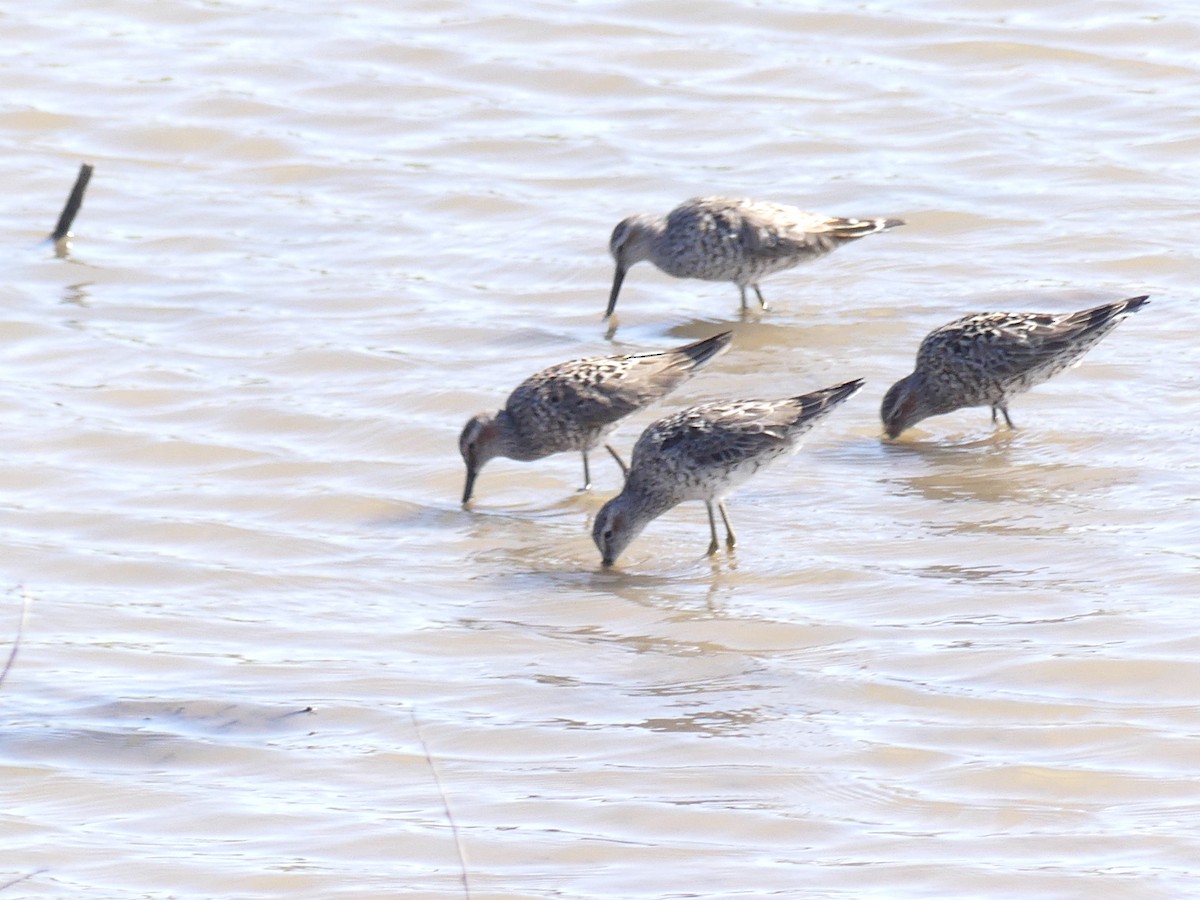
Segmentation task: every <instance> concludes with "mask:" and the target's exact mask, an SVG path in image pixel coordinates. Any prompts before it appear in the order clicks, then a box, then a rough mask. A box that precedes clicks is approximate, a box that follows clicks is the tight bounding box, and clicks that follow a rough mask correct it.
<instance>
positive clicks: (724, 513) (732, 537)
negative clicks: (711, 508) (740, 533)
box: [713, 500, 737, 550]
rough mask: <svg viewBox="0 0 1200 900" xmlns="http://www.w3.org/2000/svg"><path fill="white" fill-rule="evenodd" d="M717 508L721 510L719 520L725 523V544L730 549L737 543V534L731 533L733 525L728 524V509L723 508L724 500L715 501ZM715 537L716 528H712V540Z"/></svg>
mask: <svg viewBox="0 0 1200 900" xmlns="http://www.w3.org/2000/svg"><path fill="white" fill-rule="evenodd" d="M717 509H719V510H721V521H722V522H724V523H725V546H726V547H728V548H729V549H730V550H732V549H733V545H734V544H736V543H737V535H736V534H734V533H733V526H732V525H730V524H729V510H727V509H726V508H725V501H724V500H721V501H720V502H718V503H717ZM716 539H717V532H716V529H715V528H714V529H713V540H714V541H715V540H716Z"/></svg>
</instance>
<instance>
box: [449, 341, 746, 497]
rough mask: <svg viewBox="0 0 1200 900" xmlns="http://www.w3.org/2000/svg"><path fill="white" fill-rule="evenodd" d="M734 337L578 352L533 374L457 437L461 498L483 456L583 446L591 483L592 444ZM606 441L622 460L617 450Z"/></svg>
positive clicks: (527, 456)
mask: <svg viewBox="0 0 1200 900" xmlns="http://www.w3.org/2000/svg"><path fill="white" fill-rule="evenodd" d="M732 339H733V335H732V332H729V331H725V332H722V333H721V334H718V335H715V336H714V337H710V338H708V339H706V340H703V341H696V342H695V343H693V344H687V345H686V346H683V347H676V348H675V349H673V350H665V351H661V352H658V353H639V354H635V355H630V356H596V357H591V358H589V359H575V360H571V361H570V362H564V363H559V364H558V365H556V366H551V367H550V368H548V369H543V370H542V371H541V372H538V373H537V374H536V375H531V376H530V377H529V378H527V379H525V380H524V381H523V382H521V384H519V385H518V386H517V388H516V390H514V391H513V392H512V393H511V394H510V395H509V397H508V400H507V401H506V402H505V404H504V409H501V410H499V411H498V412H496V413H495V414H494V415H493V414H491V413H486V412H483V413H479V414H478V415H476V416H475V417H473V418H472V419H471V420H470V421H468V422H467V424H466V426H465V427H464V428H463V430H462V434H461V435H460V436H459V439H458V449H459V451H460V452H461V453H462V458H463V461H464V462H465V463H466V464H467V483H466V487H465V488H464V489H463V498H462V502H463V503H464V504H466V503H467V502H468V501H469V500H470V499H471V494H472V492H473V491H474V488H475V478H476V476H478V475H479V470H480V469H482V468H483V466H484V463H486V462H487V461H488V460H489V459H492V458H493V457H496V456H507V457H508V458H509V459H518V460H532V459H541V458H542V457H543V456H549V455H551V454H552V453H562V452H564V451H567V450H579V451H581V452H582V453H583V489H584V490H587V489H588V488H589V487H591V481H592V478H591V473H590V472H589V471H588V451H589V450H591V449H593V448H594V447H596V446H597V445H599V444H600V442H601V441H603V440H604V438H605V437H607V435H608V433H609V432H611V431H612V430H613V429H614V428H616V427H617V422H618V421H619V420H620V419H622V418H623V417H625V416H627V415H629V414H630V413H633V412H637V411H638V410H639V409H641V408H642V407H644V406H649V405H650V404H651V403H653V402H654V401H656V400H659V399H661V398H662V397H664V396H666V395H667V394H669V393H670V392H671V391H673V390H675V388H677V387H679V386H680V385H681V384H683V383H684V382H685V381H687V380H688V379H689V378H691V377H692V376H693V375H694V374H696V372H697V371H698V370H699V369H700V368H701V367H702V366H703V365H704V364H705V363H707V362H709V361H710V360H711V359H712V358H713V357H715V356H716V355H717V354H719V353H721V352H722V351H723V350H725V349H726V348H727V347H728V346H729V343H730V341H731V340H732ZM606 446H607V445H606ZM607 449H608V451H609V452H610V453H612V454H613V456H614V458H616V460H617V462H618V463H620V464H621V465H622V467H623V466H624V464H623V463H621V458H620V457H619V456H617V453H616V451H615V450H613V449H612V447H607Z"/></svg>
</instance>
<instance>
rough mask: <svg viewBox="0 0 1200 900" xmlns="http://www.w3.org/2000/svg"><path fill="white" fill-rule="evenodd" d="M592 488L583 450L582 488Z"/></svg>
mask: <svg viewBox="0 0 1200 900" xmlns="http://www.w3.org/2000/svg"><path fill="white" fill-rule="evenodd" d="M591 489H592V473H591V471H590V470H589V469H588V458H587V451H586V450H584V451H583V490H585V491H590V490H591Z"/></svg>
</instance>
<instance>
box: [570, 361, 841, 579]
mask: <svg viewBox="0 0 1200 900" xmlns="http://www.w3.org/2000/svg"><path fill="white" fill-rule="evenodd" d="M862 385H863V382H862V380H861V379H855V380H854V381H847V382H845V383H844V384H838V385H834V386H833V387H828V388H824V389H822V390H819V391H813V392H812V393H809V394H803V395H800V396H796V397H785V398H783V399H781V400H724V401H717V402H715V403H705V404H701V405H699V406H693V407H690V408H688V409H684V410H681V411H679V412H677V413H674V414H672V415H669V416H666V417H664V418H662V419H659V420H658V421H656V422H653V423H651V424H650V425H649V426H648V427H647V428H646V430H645V431H644V432H642V435H641V437H639V438H638V441H637V444H635V445H634V448H633V458H632V460H631V462H630V466H629V473H628V475H627V477H626V479H625V486H624V487H623V488H622V490H621V493H619V494H618V495H617V496H615V497H613V498H612V499H611V500H609V501H608V502H607V503H606V504H605V505H604V506H603V507H602V508H601V510H600V512H599V513H597V515H596V520H595V522H594V523H593V524H592V540H593V542H594V543H595V544H596V548H597V549H598V550H599V551H600V560H601V564H602V565H603V566H604V567H606V568H608V567H611V566H612V565H614V564H615V563H616V561H617V558H618V557H620V555H621V554H622V553H623V552H624V551H625V549H626V548H627V547H628V546H629V544H630V543H631V542H632V541H633V539H634V538H636V537H637V536H638V535H639V534H641V532H642V530H643V529H644V528H645V527H646V526H647V525H648V524H649V523H650V522H651V521H653V520H654V519H656V518H658V517H659V516H661V515H662V514H663V513H665V512H666V511H667V510H669V509H671V508H673V507H675V506H677V505H679V504H680V503H683V502H685V501H688V500H702V501H704V504H705V508H706V510H707V512H708V524H709V534H710V537H711V540H710V542H709V545H708V551H707V552H708V555H710V556H711V555H713V554H714V553H716V552H717V551H718V550H719V549H720V541H719V540H718V538H717V525H716V517H715V514H714V506H715V508H716V511H719V512H720V514H721V520H722V522H723V523H724V526H725V545H726V546H727V547H729V548H730V549H732V548H733V547H734V545H735V543H736V540H737V537H736V535H735V534H734V532H733V526H732V525H731V523H730V521H729V511H728V510H727V509H726V507H725V498H726V497H727V496H728V495H729V494H730V493H731V492H732V491H733V490H734V489H735V488H736V487H738V485H740V484H741V483H742V482H744V481H745V480H746V479H748V478H750V477H751V476H752V475H754V474H755V473H756V472H758V471H759V470H760V469H761V468H763V467H764V466H766V465H767V464H769V463H771V462H772V461H774V460H776V459H778V458H780V457H783V456H786V455H788V454H790V453H793V452H795V451H796V450H798V449H799V447H800V443H801V438H802V437H803V436H804V434H805V433H806V432H808V430H809V429H810V428H812V427H813V425H814V424H816V422H817V421H818V420H819V419H821V418H822V417H823V416H825V414H827V413H828V412H830V411H831V410H832V409H833V408H834V407H836V406H838V405H839V404H841V403H842V402H843V401H845V400H847V399H849V398H850V397H852V396H853V395H854V394H855V393H857V392H858V391H859V390H860V389H861V388H862Z"/></svg>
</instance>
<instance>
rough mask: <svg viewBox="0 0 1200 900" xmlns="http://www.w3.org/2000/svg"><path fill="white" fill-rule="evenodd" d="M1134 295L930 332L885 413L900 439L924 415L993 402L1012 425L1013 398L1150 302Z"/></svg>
mask: <svg viewBox="0 0 1200 900" xmlns="http://www.w3.org/2000/svg"><path fill="white" fill-rule="evenodd" d="M1148 302H1149V300H1148V299H1147V298H1146V297H1144V296H1143V297H1131V298H1129V299H1128V300H1121V301H1119V302H1117V303H1106V304H1104V305H1103V306H1096V307H1093V308H1091V309H1084V310H1080V311H1079V312H1073V313H1062V314H1055V313H977V314H975V315H971V316H964V317H963V318H961V319H956V320H955V321H953V322H951V323H949V324H948V325H943V326H942V327H941V328H937V329H935V330H934V331H932V332H930V333H929V335H928V336H926V338H925V340H923V341H922V342H921V347H920V349H919V350H918V351H917V364H916V368H915V369H914V371H913V372H912V374H910V375H908V376H906V377H904V378H902V379H900V380H899V381H897V382H896V383H895V384H894V385H892V387H891V389H890V390H888V392H887V395H886V396H885V397H884V398H883V405H882V407H881V408H880V416H881V417H882V419H883V427H884V430H885V431H886V432H887V436H888V437H890V438H894V437H896V436H898V435H899V434H900V433H901V432H903V431H904V430H905V429H906V428H909V427H911V426H913V425H915V424H917V422H920V421H921V420H922V419H927V418H929V417H930V416H939V415H942V414H943V413H948V412H953V411H954V410H956V409H962V408H963V407H966V406H990V407H991V408H992V421H993V422H996V421H997V413H999V414H1000V415H1003V416H1004V421H1005V423H1006V424H1007V425H1008V427H1009V428H1012V427H1013V423H1012V418H1011V417H1010V416H1009V414H1008V402H1009V400H1011V399H1012V397H1013V396H1014V395H1016V394H1020V393H1022V392H1024V391H1027V390H1029V389H1030V388H1031V387H1033V386H1034V385H1037V384H1041V383H1042V382H1043V381H1046V380H1047V379H1049V378H1050V377H1051V376H1053V375H1055V374H1057V373H1058V372H1061V371H1062V370H1063V369H1066V368H1069V367H1070V366H1073V365H1076V364H1078V363H1079V361H1080V360H1081V359H1082V357H1083V355H1084V354H1085V353H1087V352H1088V351H1089V350H1091V349H1092V347H1094V346H1096V344H1097V343H1098V342H1099V341H1100V340H1101V339H1102V338H1103V337H1104V336H1105V335H1107V334H1108V333H1109V332H1110V331H1112V330H1113V329H1114V328H1116V327H1117V324H1118V323H1119V322H1120V321H1121V320H1122V319H1124V318H1125V317H1126V316H1128V315H1130V314H1131V313H1134V312H1136V311H1137V310H1139V309H1141V308H1142V307H1143V306H1145V305H1146V303H1148Z"/></svg>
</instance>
